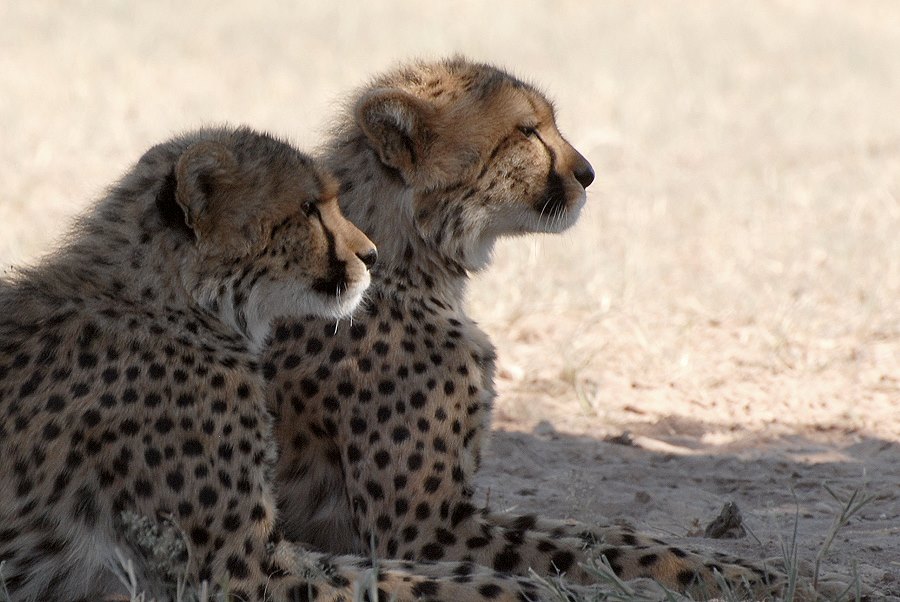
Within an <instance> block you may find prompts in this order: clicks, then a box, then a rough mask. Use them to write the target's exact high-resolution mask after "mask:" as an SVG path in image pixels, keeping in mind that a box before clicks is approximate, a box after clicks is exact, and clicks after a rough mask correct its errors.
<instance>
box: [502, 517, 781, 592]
mask: <svg viewBox="0 0 900 602" xmlns="http://www.w3.org/2000/svg"><path fill="white" fill-rule="evenodd" d="M484 517H485V520H487V521H489V522H490V523H492V524H494V525H498V526H501V527H504V528H507V529H519V530H527V531H534V532H538V533H543V534H545V535H547V536H548V537H550V538H552V539H553V540H557V539H566V538H577V539H579V540H581V541H582V542H583V544H584V546H585V547H586V548H587V549H588V550H593V556H594V557H595V558H596V557H598V556H599V555H603V556H605V557H606V559H607V561H608V562H609V563H610V567H611V568H612V569H613V571H614V572H615V573H616V575H617V576H619V577H620V578H623V579H633V578H636V577H648V576H649V577H651V578H653V579H655V580H657V581H659V582H660V583H663V584H664V585H666V586H667V587H671V588H674V589H678V590H684V589H685V588H686V587H687V588H688V590H692V591H693V592H694V593H697V592H698V590H699V592H701V593H702V592H704V591H705V592H707V593H709V592H710V591H712V592H713V593H715V592H718V587H716V586H715V578H714V576H713V575H712V574H711V571H712V570H715V571H716V572H718V573H719V574H721V576H722V578H723V579H724V581H725V582H726V583H727V584H728V586H729V587H731V588H732V589H733V590H734V591H737V592H739V591H747V587H748V586H749V587H750V588H751V591H752V592H753V593H754V594H756V595H760V594H765V595H768V594H773V595H774V594H777V593H779V592H780V591H781V590H782V588H783V587H784V585H785V582H786V576H785V575H783V574H782V573H780V572H777V571H773V570H771V569H769V568H767V567H764V566H762V564H757V563H750V562H747V561H745V560H740V559H737V558H733V557H730V556H728V555H725V554H720V553H714V554H712V555H704V554H700V553H695V552H692V551H685V550H682V549H680V548H677V547H675V546H670V545H668V544H667V543H666V542H664V541H662V540H660V539H656V538H654V537H650V536H649V535H646V534H643V533H637V532H635V530H634V529H633V528H631V527H629V526H624V525H597V526H594V525H585V524H583V523H579V522H577V521H565V520H553V519H544V518H539V517H537V516H534V515H521V516H517V515H514V514H506V513H494V512H487V511H486V512H485V513H484Z"/></svg>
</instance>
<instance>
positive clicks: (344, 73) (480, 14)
mask: <svg viewBox="0 0 900 602" xmlns="http://www.w3.org/2000/svg"><path fill="white" fill-rule="evenodd" d="M302 4H308V3H302ZM486 4H487V3H479V2H474V1H460V2H454V3H445V4H442V5H437V4H425V3H412V2H400V1H391V2H382V3H378V4H377V5H375V4H367V5H365V6H361V5H360V6H350V5H348V6H335V5H332V4H331V3H326V2H316V3H314V6H301V3H288V2H265V3H255V4H252V5H251V4H237V3H234V4H223V3H191V4H189V5H184V4H183V3H175V2H157V3H135V4H133V5H125V4H124V3H119V2H87V1H81V2H75V1H63V0H58V1H56V2H51V1H47V2H35V3H23V2H18V3H14V2H6V3H2V4H0V91H2V93H0V131H2V132H3V145H2V146H0V181H2V183H3V188H2V192H0V265H3V266H6V265H9V264H13V263H20V262H22V261H27V260H31V259H32V258H34V257H35V256H36V255H37V254H38V253H39V252H40V251H42V250H44V249H46V248H48V246H50V245H51V244H52V241H53V240H54V239H56V238H58V236H59V235H60V234H61V232H62V231H63V230H64V227H65V223H66V221H67V219H68V218H69V216H71V215H72V214H73V213H75V212H76V211H78V210H79V209H80V208H81V207H83V206H84V204H85V203H86V202H87V201H88V200H89V199H90V198H92V197H96V196H98V195H99V194H100V193H101V191H102V187H103V186H105V185H106V184H108V183H109V182H110V181H111V180H112V179H113V178H114V177H116V176H117V175H118V174H119V173H121V172H122V171H123V170H124V169H125V168H126V166H127V165H128V164H129V163H131V162H132V161H134V160H135V159H136V158H137V157H138V156H139V155H140V153H141V152H142V151H143V150H144V149H145V148H146V147H148V146H149V145H150V144H152V143H155V142H156V141H159V140H161V139H163V138H165V137H167V136H169V135H170V133H172V132H174V131H178V130H182V129H185V128H188V127H193V126H196V125H197V124H200V123H206V122H219V121H230V122H247V123H249V124H251V125H254V126H257V127H261V128H270V129H272V130H275V131H277V132H279V133H282V134H285V135H288V136H290V137H292V138H294V139H295V140H296V141H298V142H299V143H301V144H302V145H303V146H306V147H311V146H313V145H315V143H316V140H317V139H318V136H319V133H320V132H322V131H323V130H324V129H325V126H326V125H327V121H328V116H329V115H331V114H333V113H334V111H335V110H336V106H337V101H338V99H340V97H341V94H342V93H344V92H345V91H346V90H348V89H350V88H351V87H353V86H354V85H356V84H358V83H359V82H361V81H363V80H364V79H365V78H366V77H367V76H369V75H370V74H372V73H374V72H376V71H379V70H381V69H383V68H384V67H386V66H388V65H390V64H392V63H393V62H395V61H396V60H399V59H403V58H405V57H410V56H415V55H428V56H439V55H444V54H447V53H450V52H455V51H462V52H465V53H467V54H469V55H472V56H474V57H478V58H483V59H486V60H490V61H494V62H498V63H500V64H504V65H506V66H508V67H510V68H512V69H514V70H515V71H517V72H519V73H521V74H522V75H524V76H526V77H529V78H531V79H533V80H534V81H536V82H539V83H540V84H541V85H543V86H544V87H545V88H546V89H547V90H548V91H549V92H550V93H551V95H552V96H553V97H555V98H556V100H557V102H558V108H559V113H560V122H561V126H562V128H563V130H564V132H565V133H567V134H568V136H569V138H570V139H571V140H572V142H573V143H574V144H575V145H576V146H577V147H578V148H580V149H581V150H582V152H584V153H585V155H586V156H587V157H588V158H589V159H590V160H591V161H592V163H593V164H594V166H595V168H596V169H597V172H598V179H597V182H596V184H595V185H594V186H593V187H592V188H591V194H590V196H589V207H588V210H587V212H586V214H585V216H584V218H583V220H582V221H581V223H580V224H579V225H578V226H577V227H576V228H574V229H573V231H572V232H570V233H568V234H567V235H565V236H563V237H557V238H543V239H529V240H521V241H513V242H510V243H506V244H504V245H502V246H501V248H500V249H499V251H498V255H497V258H496V262H495V265H494V267H493V268H491V269H490V270H489V272H488V273H486V274H485V275H483V276H480V277H479V278H478V279H477V280H476V282H475V284H474V286H473V290H472V312H473V314H475V315H476V316H477V317H478V318H479V319H480V320H481V321H482V323H483V324H484V325H485V327H486V328H487V330H488V331H489V332H490V333H491V334H492V335H493V336H494V338H495V339H496V341H497V342H498V345H499V347H500V355H501V374H500V376H501V378H500V389H501V395H502V398H501V400H500V402H499V404H498V411H497V422H498V424H499V425H500V426H501V427H502V428H503V429H505V430H506V431H508V433H507V435H505V437H506V438H505V439H503V438H501V439H500V441H499V445H501V446H509V445H513V444H515V445H518V443H517V442H520V443H522V445H523V446H525V447H527V448H528V449H529V450H534V449H541V450H544V451H543V452H541V453H546V454H552V453H556V452H559V453H561V454H562V452H561V451H560V448H559V447H558V446H561V445H563V444H565V445H566V449H567V450H569V451H567V452H566V454H568V455H565V454H563V455H561V456H560V458H561V459H560V460H559V463H557V464H556V465H555V466H557V467H559V466H565V465H566V464H565V462H566V461H569V462H574V463H577V464H578V466H577V467H576V468H578V470H582V471H584V470H588V469H587V468H584V466H585V462H590V459H591V458H593V457H594V455H595V452H596V453H599V454H601V455H603V457H604V458H606V459H609V458H610V457H614V458H618V461H620V464H621V465H622V466H627V467H628V470H629V472H628V474H629V475H631V477H632V478H636V477H635V475H636V474H644V473H645V471H650V470H651V468H653V469H654V470H655V469H657V468H658V469H659V470H658V473H654V474H657V476H656V477H653V478H650V477H648V480H647V481H646V482H645V483H644V489H646V490H647V491H649V492H650V494H651V496H652V497H654V498H657V499H658V502H659V505H658V507H656V508H655V510H652V511H649V510H648V511H647V512H646V513H644V511H642V510H640V509H638V508H637V506H636V505H635V504H634V503H633V499H631V498H629V497H628V496H626V497H625V498H624V499H619V498H617V497H616V496H617V494H618V493H619V492H621V491H632V490H630V489H628V487H629V486H631V485H633V484H632V483H627V484H624V485H623V484H622V483H621V480H618V481H617V480H616V479H617V477H616V474H617V473H616V472H615V470H616V468H615V466H616V463H615V462H607V463H604V464H603V466H596V467H591V468H590V470H595V471H596V472H595V473H584V472H581V473H576V472H570V471H569V469H568V468H566V469H565V474H564V475H562V476H560V475H558V474H556V473H554V472H553V470H556V469H555V468H554V469H551V468H549V467H548V468H546V470H545V471H544V472H541V471H540V470H537V471H536V472H533V473H529V475H527V478H528V479H529V480H530V482H534V483H535V485H534V487H533V489H535V490H536V491H537V493H536V494H535V493H532V494H530V495H518V494H516V493H515V492H514V491H513V490H512V487H514V485H512V484H511V483H514V482H515V475H513V476H512V477H508V476H507V475H505V474H503V473H504V471H507V472H508V467H507V466H506V465H504V466H500V465H499V464H490V463H489V465H488V469H487V473H486V475H485V477H484V481H483V484H484V485H486V486H490V487H492V491H493V493H492V495H493V496H494V498H493V499H494V500H495V501H499V502H500V503H501V504H510V505H512V504H513V503H515V504H528V505H530V506H531V508H532V509H534V508H536V509H538V510H543V509H547V510H548V511H552V512H554V513H555V514H559V513H563V514H571V515H575V516H578V517H580V518H582V519H586V520H590V519H592V518H594V517H595V516H597V515H600V514H608V515H611V516H612V515H621V516H626V517H630V518H631V520H633V521H636V522H638V523H641V524H642V525H643V524H645V523H646V525H645V526H648V527H650V528H653V529H656V530H658V531H666V530H669V531H672V532H673V533H675V534H678V535H684V534H685V533H686V532H689V531H690V525H689V524H688V523H689V522H690V521H691V520H696V518H697V517H698V513H702V512H707V511H708V510H709V508H710V507H712V508H715V507H718V506H720V505H721V498H722V496H724V495H725V494H726V493H727V492H728V491H729V490H728V489H727V488H724V486H723V485H722V484H721V483H722V479H723V478H725V477H728V476H732V475H730V473H729V474H725V475H724V476H723V474H721V473H722V471H723V470H724V471H725V472H726V473H727V472H728V470H730V469H729V468H728V467H734V466H738V468H737V469H736V470H738V471H740V470H743V469H745V468H746V466H749V465H745V464H729V463H732V462H755V461H759V462H770V463H771V464H767V465H766V466H771V471H772V474H774V475H775V476H772V477H771V478H772V479H774V481H771V482H768V484H767V482H766V481H765V480H764V479H765V478H766V477H764V476H761V477H760V478H759V479H756V480H755V481H754V484H755V486H756V487H757V491H764V490H766V487H767V486H768V487H769V488H771V489H777V491H776V492H773V493H772V494H771V496H768V494H766V496H762V494H761V493H758V494H757V497H750V498H747V497H746V493H745V492H744V493H742V491H743V489H741V490H739V491H737V492H732V494H733V495H734V496H737V497H740V496H741V495H744V498H741V500H742V507H743V508H744V510H745V514H749V515H750V516H751V518H752V519H755V520H756V521H757V524H756V527H757V529H758V531H759V533H758V534H760V536H761V540H762V541H763V543H764V544H766V543H767V542H768V543H769V544H770V545H769V547H768V548H767V549H768V551H770V552H771V551H772V547H771V543H772V542H773V541H775V538H776V536H777V535H778V533H779V530H780V529H783V528H784V527H785V522H784V521H785V520H786V519H789V518H790V517H791V516H792V512H793V510H792V508H793V506H792V504H791V500H790V499H789V497H788V496H787V492H788V490H789V487H790V486H794V485H797V483H800V484H801V485H802V482H803V479H804V478H809V479H811V480H813V481H816V482H820V480H821V479H824V478H829V479H832V476H834V478H835V479H838V485H839V486H841V487H843V488H844V489H845V490H852V489H855V488H857V487H859V486H863V485H868V486H869V488H870V490H871V491H873V492H874V494H875V495H876V500H875V502H873V504H872V505H871V506H870V510H869V511H868V512H869V513H868V514H866V512H863V513H862V514H861V516H862V518H861V519H860V522H859V523H858V524H855V526H854V524H853V523H851V525H850V526H848V529H849V531H848V532H849V533H850V535H849V536H848V541H845V542H844V541H842V542H838V543H837V544H836V545H835V548H836V549H839V550H840V549H843V550H846V551H847V552H846V553H845V554H844V555H843V557H842V556H841V554H838V555H837V556H835V555H832V557H831V558H830V559H829V558H826V559H824V560H825V564H826V565H827V564H828V563H829V560H830V562H831V565H832V567H838V568H843V569H847V568H848V567H849V564H848V562H847V556H852V557H854V558H857V559H859V560H860V562H861V563H862V565H861V574H862V575H863V576H864V578H866V579H868V580H869V581H870V582H871V583H872V584H873V585H874V586H876V587H878V588H881V589H882V591H883V592H887V593H892V594H894V595H898V594H900V582H898V581H896V580H895V581H891V580H890V577H891V575H896V574H898V573H900V565H898V564H897V563H896V559H897V558H900V528H898V527H897V525H898V524H900V501H898V493H897V487H896V483H897V481H898V480H900V472H898V470H900V469H898V468H897V466H896V464H897V462H896V457H897V452H898V441H900V409H898V407H900V301H898V300H900V120H898V119H897V116H896V115H897V107H900V59H898V58H897V57H900V35H898V30H897V24H898V23H900V8H898V5H897V4H896V3H894V2H891V1H890V0H885V1H883V2H861V3H853V4H847V3H839V2H812V1H792V2H771V1H767V2H757V3H745V2H715V3H713V2H700V3H689V4H686V3H682V2H676V1H674V0H671V1H668V2H657V3H653V4H648V5H635V4H633V3H631V2H625V1H622V2H604V3H599V2H595V3H582V2H577V1H575V0H569V1H566V0H563V1H558V2H554V3H549V2H540V1H537V0H534V1H526V2H512V1H503V2H494V3H491V4H490V6H487V5H486ZM251 6H253V7H255V8H251ZM498 283H499V284H498ZM498 290H502V291H503V292H502V294H500V295H498V293H497V291H498ZM545 420H547V421H550V422H551V423H552V426H550V427H549V431H548V425H546V424H545V423H542V422H541V421H545ZM534 427H537V428H536V429H535V430H532V429H534ZM622 429H629V430H631V431H632V432H634V433H635V434H636V435H637V436H636V439H635V440H636V441H637V443H638V447H637V448H636V449H631V448H629V449H621V448H622V446H614V445H608V444H603V443H602V442H600V441H599V438H601V437H602V436H604V435H606V434H610V433H613V434H614V433H616V432H619V431H620V430H622ZM525 432H527V433H530V434H529V435H528V437H527V438H524V439H517V437H519V435H518V434H517V433H525ZM548 433H549V434H548ZM561 433H563V434H564V435H563V434H561ZM523 437H524V435H523ZM554 445H556V446H557V447H553V446H554ZM541 446H545V447H541ZM546 446H549V447H546ZM503 449H505V448H503ZM597 450H599V452H597ZM523 453H525V452H523ZM531 453H538V452H533V451H532V452H531ZM616 454H618V455H616ZM667 458H668V459H671V458H674V460H672V462H674V464H670V465H668V467H666V466H661V467H660V466H658V464H659V462H668V461H669V460H667ZM707 460H708V461H707ZM685 462H686V463H687V464H684V463H685ZM691 462H695V463H699V464H691ZM702 462H706V463H705V464H702ZM723 463H724V464H723ZM647 466H650V468H646V467H647ZM723 466H725V468H723ZM654 467H655V468H654ZM817 467H818V468H817ZM850 468H853V470H850ZM688 470H690V471H692V474H693V475H694V481H693V483H692V484H690V485H688V486H687V487H686V489H687V491H686V492H684V491H683V490H682V493H680V494H679V492H678V491H670V490H668V489H667V487H666V486H665V485H664V483H665V482H667V481H672V480H681V479H682V478H683V475H684V474H685V471H688ZM817 470H818V472H817ZM572 471H575V468H573V469H572ZM604 471H605V472H604ZM636 471H639V472H636ZM666 471H668V472H666ZM513 472H515V471H513ZM523 474H524V473H523ZM585 474H590V475H591V476H592V478H593V477H596V478H597V479H599V480H604V479H607V478H608V479H610V482H613V483H616V484H615V485H610V484H608V483H606V484H599V485H598V483H599V481H598V483H588V482H586V480H585V479H584V477H585ZM766 474H768V473H766ZM501 475H502V476H503V478H500V476H501ZM579 475H580V476H581V477H582V480H581V481H578V480H577V479H578V478H579ZM598 475H599V476H598ZM795 475H799V476H795ZM808 475H812V476H808ZM523 478H525V477H523ZM572 478H575V479H576V481H575V482H572V481H571V479H572ZM566 479H569V480H568V481H566ZM654 479H655V480H654ZM779 479H780V480H779ZM626 480H627V479H626ZM542 483H543V484H544V485H543V486H542ZM565 483H568V484H569V491H568V493H567V494H566V495H565V496H564V497H563V498H559V497H554V496H553V495H551V494H547V493H544V491H545V490H546V486H548V484H549V485H553V486H554V487H555V488H558V487H565ZM891 483H893V485H892V484H891ZM742 487H743V486H742ZM683 489H684V488H683ZM595 495H596V497H594V496H595ZM629 495H633V493H630V494H629ZM678 495H682V496H683V499H682V500H681V501H682V502H684V504H681V502H679V498H678ZM761 496H762V497H761ZM798 496H799V497H800V503H801V505H803V506H804V508H806V507H808V508H809V513H810V517H806V518H804V515H803V514H801V528H800V536H801V542H800V545H801V547H802V548H803V550H802V552H803V553H805V554H806V556H807V558H808V559H809V558H812V556H813V555H814V554H815V551H816V550H817V549H818V547H817V542H820V541H821V538H822V537H823V536H824V533H825V530H827V522H826V523H824V526H823V523H820V522H817V521H818V520H819V518H820V517H819V513H820V514H822V515H823V516H824V515H825V509H822V508H819V510H816V508H817V504H820V503H824V502H823V500H827V496H825V495H824V493H823V491H822V490H821V487H813V486H809V487H806V488H804V487H802V486H801V487H800V491H798ZM879 496H880V497H879ZM698 498H699V499H700V500H702V501H701V502H700V506H702V510H697V509H696V508H694V509H690V505H689V504H688V501H690V500H697V499H698ZM745 498H746V499H745ZM629 501H630V502H631V503H629ZM679 504H681V505H679ZM747 504H750V507H749V508H748V507H747ZM695 505H696V504H695ZM826 509H827V508H826ZM819 511H821V512H819ZM829 511H830V510H829ZM829 516H830V515H829ZM823 520H824V519H823ZM804 521H805V522H804ZM867 521H868V522H867ZM854 529H855V531H854ZM854 534H855V535H854ZM804 538H806V539H804ZM804 542H805V543H804ZM872 542H876V543H875V544H873V543H872ZM803 546H805V547H803ZM764 547H765V546H764ZM876 548H877V549H876ZM757 552H758V550H757ZM801 555H802V554H801Z"/></svg>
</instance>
